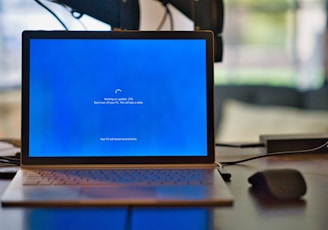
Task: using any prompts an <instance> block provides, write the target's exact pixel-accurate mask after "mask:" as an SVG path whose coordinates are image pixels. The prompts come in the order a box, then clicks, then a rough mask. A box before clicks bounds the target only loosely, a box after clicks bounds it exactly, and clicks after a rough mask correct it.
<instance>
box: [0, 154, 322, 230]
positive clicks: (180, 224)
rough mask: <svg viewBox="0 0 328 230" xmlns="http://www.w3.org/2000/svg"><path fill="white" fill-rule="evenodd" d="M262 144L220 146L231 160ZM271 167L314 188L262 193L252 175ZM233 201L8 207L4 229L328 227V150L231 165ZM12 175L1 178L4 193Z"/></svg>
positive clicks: (1, 215)
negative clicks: (272, 195) (271, 195)
mask: <svg viewBox="0 0 328 230" xmlns="http://www.w3.org/2000/svg"><path fill="white" fill-rule="evenodd" d="M256 152H258V149H247V150H240V149H228V148H218V149H217V158H218V160H221V161H228V160H229V161H230V160H237V159H241V158H245V157H247V156H250V155H254V153H255V154H256ZM267 168H294V169H298V170H299V171H301V172H302V173H303V175H304V177H305V180H306V183H307V186H308V191H307V193H306V195H305V196H304V199H303V200H301V201H297V202H295V201H294V202H273V201H268V200H266V201H264V200H261V199H259V198H258V197H257V196H256V195H254V194H253V193H252V192H251V191H250V189H249V188H250V185H249V184H248V182H247V178H248V177H249V176H251V175H252V174H253V173H254V172H256V171H259V170H262V169H267ZM227 170H228V171H229V172H230V173H231V174H232V180H231V182H228V186H229V188H230V190H231V192H232V194H233V195H234V198H235V202H234V205H233V206H232V207H218V208H205V207H204V208H178V207H175V208H49V209H46V208H4V207H0V229H13V230H16V229H17V230H20V229H33V230H34V229H47V230H49V229H50V230H52V229H80V230H81V229H96V230H100V229H188V230H192V229H252V230H254V229H266V230H270V229H275V230H276V229H298V230H299V229H311V230H315V229H328V219H327V218H328V215H327V210H328V154H307V155H293V156H279V157H269V158H262V159H257V160H253V161H249V162H245V163H243V164H240V165H233V166H228V167H227ZM8 183H9V181H6V180H0V195H2V193H3V192H4V190H5V188H6V186H7V185H8Z"/></svg>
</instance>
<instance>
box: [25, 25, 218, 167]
mask: <svg viewBox="0 0 328 230" xmlns="http://www.w3.org/2000/svg"><path fill="white" fill-rule="evenodd" d="M204 34H205V35H206V36H204ZM209 34H210V33H208V32H207V33H205V32H204V33H201V32H199V33H197V32H176V33H175V32H60V31H55V32H54V31H53V32H50V31H48V32H47V31H43V32H42V31H38V32H33V31H25V32H24V34H23V52H24V53H23V130H22V135H23V137H22V140H23V151H25V152H26V153H27V156H26V159H27V158H28V159H31V158H34V159H44V158H51V159H65V158H66V159H67V158H70V159H71V160H72V159H74V158H76V159H79V160H77V162H81V159H90V158H98V160H99V159H110V158H111V159H115V160H114V161H111V160H109V161H110V162H116V161H117V162H116V163H120V162H121V161H122V159H123V163H129V162H130V160H127V159H136V158H140V159H143V162H147V160H146V159H153V158H154V157H155V158H162V159H166V160H164V161H163V162H166V161H168V160H169V159H171V160H173V159H181V158H184V157H191V158H192V157H196V158H198V159H201V158H204V159H205V158H208V157H209V152H211V151H209V149H211V148H212V146H211V143H213V140H212V139H213V133H211V132H212V130H211V129H208V127H209V125H212V124H213V121H212V120H213V118H212V117H213V115H212V114H211V113H213V109H212V100H209V98H210V97H212V96H211V94H212V93H213V92H212V91H211V90H212V89H211V87H210V86H211V85H212V79H209V78H213V73H212V71H213V70H212V69H211V68H212V67H211V65H213V63H212V62H213V61H212V58H210V59H209V58H208V56H211V55H212V53H211V49H209V47H211V42H212V41H211V39H209V38H208V37H211V36H209ZM191 35H192V36H191ZM24 48H25V49H24ZM26 59H28V60H26ZM208 62H210V63H208ZM27 94H28V95H27ZM24 97H25V99H24ZM209 114H210V116H209ZM209 117H210V118H209ZM209 119H210V120H209ZM212 126H213V125H212ZM24 155H26V154H24ZM124 158H125V159H124ZM196 158H195V159H196ZM145 160H146V161H145ZM171 160H170V161H171ZM32 161H33V160H32ZM73 161H75V160H73ZM131 161H132V160H131ZM149 161H151V160H149ZM174 161H175V160H173V162H174ZM41 162H42V160H41ZM59 162H61V160H59ZM63 162H65V160H63ZM131 163H132V162H131Z"/></svg>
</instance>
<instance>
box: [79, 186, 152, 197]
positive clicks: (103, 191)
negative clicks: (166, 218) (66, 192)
mask: <svg viewBox="0 0 328 230" xmlns="http://www.w3.org/2000/svg"><path fill="white" fill-rule="evenodd" d="M80 197H81V198H85V199H88V198H89V199H105V198H106V199H120V198H127V199H128V198H133V199H141V198H146V197H149V198H154V197H156V188H154V187H129V186H127V187H112V186H108V187H106V186H100V187H83V188H81V190H80Z"/></svg>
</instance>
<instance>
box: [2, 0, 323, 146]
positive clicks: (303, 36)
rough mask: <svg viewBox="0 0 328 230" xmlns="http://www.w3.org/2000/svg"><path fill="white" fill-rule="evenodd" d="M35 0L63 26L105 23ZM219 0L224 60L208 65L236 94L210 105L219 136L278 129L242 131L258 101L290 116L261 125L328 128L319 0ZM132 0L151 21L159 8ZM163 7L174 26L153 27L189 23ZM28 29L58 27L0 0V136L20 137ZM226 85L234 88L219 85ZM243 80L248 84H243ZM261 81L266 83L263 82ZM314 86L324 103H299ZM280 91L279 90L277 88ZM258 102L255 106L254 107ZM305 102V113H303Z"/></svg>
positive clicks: (252, 124)
mask: <svg viewBox="0 0 328 230" xmlns="http://www.w3.org/2000/svg"><path fill="white" fill-rule="evenodd" d="M42 2H43V3H44V4H45V5H47V6H48V7H49V8H51V10H52V11H54V12H56V14H57V15H58V16H59V17H60V18H61V19H62V20H63V21H64V22H65V25H66V26H67V27H68V28H69V29H70V30H110V29H111V28H110V26H109V25H108V24H105V23H103V22H101V21H98V20H96V19H94V18H92V17H89V16H87V15H84V16H83V17H81V18H80V19H75V18H73V17H72V15H71V13H70V11H69V10H68V9H67V8H66V7H63V6H61V5H58V4H54V3H52V2H50V1H46V0H45V1H42ZM223 2H224V11H225V13H224V31H223V34H222V35H223V40H224V53H223V61H222V62H218V63H215V65H214V68H215V84H216V87H217V88H216V90H217V92H216V93H218V94H220V92H222V93H226V91H231V89H233V90H235V91H236V95H237V96H234V95H230V96H231V98H232V99H236V98H237V99H238V98H241V99H242V100H241V101H229V103H228V102H227V100H226V101H220V102H218V105H217V108H216V112H217V113H220V115H218V118H217V129H218V130H217V135H218V141H220V140H222V141H240V140H241V141H252V140H254V139H255V138H257V135H258V134H266V133H270V134H271V133H275V132H279V133H280V131H279V129H275V130H273V128H272V127H263V129H259V130H256V131H254V133H253V134H250V133H247V131H250V130H252V129H255V128H256V126H258V124H259V118H256V117H255V115H254V113H253V112H254V111H255V114H261V113H262V112H263V111H260V110H259V109H260V108H263V106H265V105H268V106H270V107H269V108H267V109H268V110H269V111H267V110H266V111H264V113H263V114H264V115H262V114H261V116H260V117H261V118H263V119H264V117H265V118H270V116H271V115H272V114H279V113H280V114H283V118H286V117H287V116H291V118H290V121H289V120H282V121H281V120H279V119H277V118H272V117H271V120H270V119H269V120H263V124H265V125H267V124H268V123H270V124H272V126H273V127H276V128H277V125H276V124H277V123H279V122H280V123H283V127H285V129H284V130H282V129H281V128H280V130H281V131H283V132H287V133H288V132H290V133H295V132H327V133H328V124H327V123H328V115H327V109H328V101H327V100H326V99H327V98H326V95H328V94H325V93H324V94H322V90H323V89H325V87H326V80H327V79H326V76H327V75H326V74H325V72H326V70H325V67H326V65H325V61H326V53H327V52H326V40H327V39H326V30H327V2H326V0H275V1H271V0H270V1H269V0H224V1H223ZM139 3H140V29H141V30H156V29H158V27H159V25H160V24H161V22H162V20H163V17H164V15H165V12H166V9H165V8H164V7H163V5H162V4H161V3H160V2H158V1H156V0H139ZM168 7H169V9H170V12H171V13H172V19H173V22H174V28H172V24H173V23H172V21H170V20H169V17H167V18H166V20H165V21H164V23H163V25H162V26H161V27H160V29H161V30H171V29H173V30H193V29H194V22H193V21H192V20H190V19H189V18H188V17H186V16H185V15H184V14H182V13H181V12H180V11H179V10H177V9H176V8H174V7H173V6H172V5H168ZM28 29H33V30H34V29H38V30H39V29H42V30H54V29H58V30H62V29H63V27H62V25H61V24H60V23H59V22H58V21H57V20H56V19H55V17H53V15H51V14H50V13H49V12H48V11H47V10H45V9H44V8H42V7H41V6H40V5H39V4H37V3H36V2H35V1H33V0H0V138H3V137H17V138H19V137H20V87H21V32H22V31H23V30H28ZM226 86H228V87H230V86H232V87H234V88H226ZM235 86H236V87H235ZM240 86H242V88H243V89H242V90H245V88H247V90H250V91H251V92H248V93H247V95H246V94H243V93H242V94H240V92H241V91H239V92H237V91H238V90H240ZM248 86H251V87H252V88H250V89H248ZM254 86H255V87H256V88H254ZM267 86H268V87H269V91H268V90H266V89H267V88H266V87H267ZM272 88H277V89H278V90H281V89H284V90H285V89H288V90H291V91H292V92H293V93H292V95H293V97H294V96H295V95H296V94H297V96H295V97H297V98H296V99H295V100H296V102H295V103H296V104H292V103H290V104H288V103H287V104H284V102H285V101H286V100H287V101H288V98H289V99H290V95H291V94H288V93H286V92H285V91H284V92H282V91H270V90H271V89H272ZM221 90H222V91H221ZM225 90H226V91H225ZM258 90H260V91H261V93H263V90H264V91H266V93H267V94H272V95H274V96H277V95H278V94H279V95H280V98H281V99H280V100H281V101H283V103H281V102H280V101H279V102H277V101H275V100H274V101H273V102H272V101H270V100H267V101H265V100H260V101H259V100H251V99H250V97H261V98H264V97H263V95H262V96H261V95H260V96H254V95H253V94H252V93H254V91H258ZM317 91H320V98H319V97H318V96H316V95H315V96H312V97H314V98H313V99H311V100H313V101H314V102H315V103H316V102H318V101H322V100H323V102H320V103H321V104H323V105H318V106H316V107H311V105H313V103H312V102H311V103H310V102H309V100H308V99H306V100H307V103H308V104H311V105H310V106H308V105H307V106H304V102H303V101H304V97H306V98H308V94H309V92H311V93H312V92H317ZM325 91H327V90H325ZM284 93H286V95H283V94H284ZM243 95H244V96H243ZM249 95H251V96H249ZM322 95H323V96H322ZM220 96H221V95H220ZM220 96H217V100H221V98H219V97H220ZM227 98H228V97H224V99H227ZM229 99H230V97H229ZM243 99H245V100H243ZM240 102H242V103H240ZM238 103H239V104H238ZM293 103H294V102H293ZM259 104H260V105H261V106H262V107H258V105H259ZM326 104H327V105H326ZM252 106H256V107H252ZM281 106H282V107H283V108H281ZM304 107H307V108H304ZM236 108H237V109H236ZM279 109H283V110H279ZM286 109H287V112H293V113H291V114H290V113H287V115H286V114H285V112H286V111H285V110H286ZM290 109H292V110H290ZM309 109H310V114H308V112H309ZM250 111H251V112H250ZM275 111H276V112H275ZM277 111H279V112H277ZM281 111H282V112H281ZM303 112H306V113H305V115H306V116H305V121H304V120H302V119H301V120H299V121H298V123H295V124H293V128H286V124H287V123H293V122H294V121H295V120H297V119H298V118H297V119H296V118H295V116H296V115H295V114H297V115H302V116H303V115H304V113H303ZM263 116H264V117H263ZM309 117H310V118H309ZM248 118H249V119H248ZM283 118H280V119H283ZM231 119H235V120H231ZM247 119H248V120H247ZM254 119H255V121H254ZM272 119H273V120H272ZM309 120H311V121H312V120H313V122H314V123H315V124H313V122H312V123H306V122H308V121H309ZM318 121H320V122H323V123H320V122H318ZM223 122H224V123H223ZM304 122H305V123H304ZM228 124H229V125H230V126H229V125H228ZM303 124H306V125H304V126H306V127H307V128H306V129H299V128H300V126H303ZM231 126H234V127H231ZM242 126H243V127H242ZM244 126H245V127H244ZM314 126H315V127H314ZM318 127H320V128H318ZM242 128H244V129H245V133H243V132H242V131H241V129H242ZM219 129H220V130H219ZM238 129H239V130H238Z"/></svg>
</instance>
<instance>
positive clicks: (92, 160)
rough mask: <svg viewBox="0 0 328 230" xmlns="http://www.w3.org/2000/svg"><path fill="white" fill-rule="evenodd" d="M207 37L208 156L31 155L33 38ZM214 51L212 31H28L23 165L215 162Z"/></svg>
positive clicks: (24, 52) (24, 36) (24, 50)
mask: <svg viewBox="0 0 328 230" xmlns="http://www.w3.org/2000/svg"><path fill="white" fill-rule="evenodd" d="M77 38H79V39H204V40H206V94H207V106H206V107H207V155H206V156H174V157H172V156H150V157H30V156H29V114H30V111H29V103H30V100H29V77H30V76H29V73H30V69H29V64H30V63H29V55H30V39H77ZM213 65H214V51H213V33H212V32H211V31H119V32H116V31H115V32H114V31H24V32H23V34H22V130H21V139H22V160H21V164H22V165H75V164H80V165H89V164H95V165H97V164H102V165H103V164H197V163H202V164H203V163H214V160H215V144H214V139H215V135H214V106H213V104H214V99H213V97H214V96H213V94H214V72H213Z"/></svg>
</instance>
